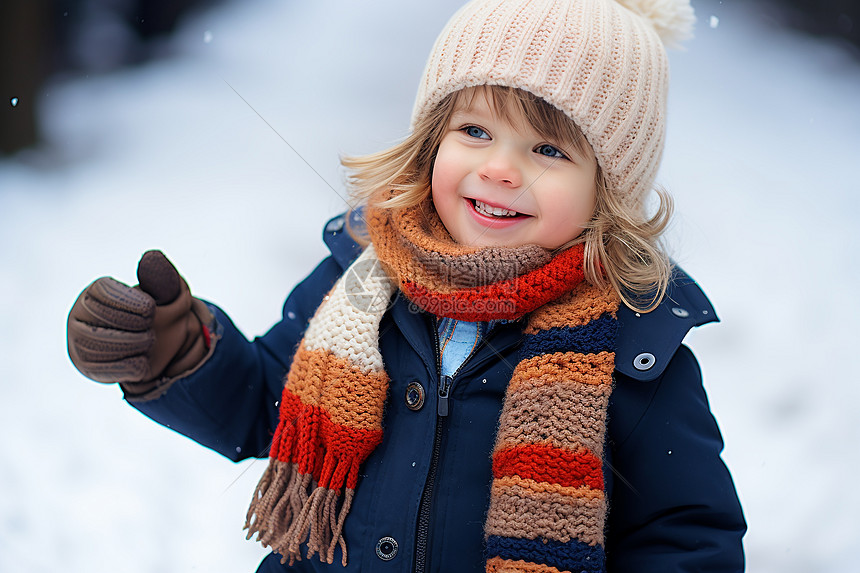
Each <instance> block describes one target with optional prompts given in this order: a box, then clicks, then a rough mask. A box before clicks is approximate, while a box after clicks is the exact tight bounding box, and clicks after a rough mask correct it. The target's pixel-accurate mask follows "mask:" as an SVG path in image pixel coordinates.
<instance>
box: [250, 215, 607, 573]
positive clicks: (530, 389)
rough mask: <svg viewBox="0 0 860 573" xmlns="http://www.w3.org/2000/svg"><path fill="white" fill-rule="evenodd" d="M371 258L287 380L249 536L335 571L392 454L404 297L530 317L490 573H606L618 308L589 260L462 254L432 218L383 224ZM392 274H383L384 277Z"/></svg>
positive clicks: (511, 405)
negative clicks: (392, 319)
mask: <svg viewBox="0 0 860 573" xmlns="http://www.w3.org/2000/svg"><path fill="white" fill-rule="evenodd" d="M367 215H368V231H369V235H370V239H371V245H370V246H368V247H367V248H366V249H365V250H364V252H363V253H362V255H361V256H359V258H358V259H357V260H356V261H355V262H354V263H353V264H352V265H351V266H350V268H348V269H347V271H346V272H345V273H344V275H343V276H342V277H341V278H340V280H339V281H338V282H337V284H335V286H334V287H333V288H332V290H331V291H330V292H329V294H328V295H327V296H326V297H325V299H324V300H323V302H322V304H321V305H320V307H319V308H318V309H317V311H316V314H315V315H314V317H313V318H312V319H311V321H310V323H309V324H308V328H307V331H306V332H305V335H304V338H303V340H302V341H301V343H300V345H299V347H298V350H297V351H296V354H295V357H294V359H293V363H292V366H291V368H290V371H289V373H288V374H287V378H286V383H285V386H284V391H283V396H282V399H281V403H280V421H279V424H278V427H277V429H276V431H275V435H274V438H273V440H272V446H271V450H270V452H269V465H268V467H267V469H266V471H265V473H264V474H263V476H262V478H261V479H260V483H259V485H258V486H257V489H256V491H255V492H254V496H253V499H252V501H251V506H250V508H249V509H248V515H247V521H246V525H245V527H246V528H247V529H248V538H250V537H251V536H252V535H254V534H255V533H256V534H257V540H258V541H260V542H262V543H263V545H264V546H271V547H272V548H273V549H274V550H275V551H276V552H277V553H279V554H280V555H282V556H283V562H286V561H287V560H288V559H289V561H290V563H292V562H293V561H294V560H296V559H301V545H302V544H303V543H306V544H307V557H308V558H310V557H311V556H312V555H314V554H315V553H319V556H320V559H321V560H324V561H326V562H328V563H332V562H333V560H334V552H335V550H336V548H337V547H338V546H339V547H340V548H341V551H342V554H343V558H342V563H343V565H344V566H345V565H346V562H347V547H346V543H345V540H344V537H343V525H344V521H345V520H346V518H347V515H348V514H349V510H350V507H351V505H352V500H353V495H354V492H355V489H356V487H357V486H358V483H359V468H360V466H361V464H362V462H363V461H364V460H365V459H366V458H367V457H368V456H369V455H370V453H371V452H372V451H373V450H374V448H375V447H376V446H377V445H378V444H379V443H380V442H381V441H382V432H383V431H382V421H383V413H384V405H385V399H386V393H387V390H388V377H387V375H386V373H385V369H384V365H383V361H382V356H381V354H380V351H379V344H378V343H379V324H380V320H381V319H382V315H383V314H384V313H385V310H386V309H387V307H388V303H389V300H390V298H391V296H392V295H393V294H394V293H395V291H396V290H398V289H399V290H400V291H401V292H402V293H403V294H404V295H405V296H407V297H408V298H409V299H410V301H411V302H412V303H414V304H416V305H417V306H419V307H420V308H422V309H423V310H425V311H427V312H430V313H433V314H435V315H437V316H447V317H450V318H456V319H460V320H469V321H477V320H494V319H517V318H520V317H523V316H525V315H528V317H527V319H526V326H525V329H524V334H523V336H524V341H523V345H522V348H521V351H520V361H519V363H518V364H517V365H516V367H515V368H514V372H513V376H512V378H511V380H510V382H509V383H508V387H507V392H506V395H505V399H504V405H503V408H502V412H501V417H500V420H499V428H498V432H497V435H496V442H495V448H494V450H493V453H492V470H493V483H492V489H491V496H490V505H489V510H488V513H487V519H486V523H485V526H484V532H485V538H486V547H487V561H486V570H487V571H488V572H501V571H505V572H531V573H538V572H541V573H544V572H546V573H555V572H557V571H577V572H579V571H586V572H599V571H604V556H603V539H604V538H603V529H604V521H605V517H606V512H607V504H606V499H605V491H604V482H603V464H602V458H603V447H604V439H605V431H606V410H607V405H608V400H609V394H610V392H611V390H612V372H613V370H614V358H615V354H614V348H615V336H616V331H617V326H616V320H615V313H616V310H617V309H618V303H619V301H618V298H617V297H616V296H615V295H614V294H613V293H612V292H606V291H602V290H598V289H597V288H595V287H593V286H591V285H590V284H588V283H587V282H586V281H584V280H583V249H582V246H581V245H579V246H576V247H572V248H570V249H568V250H566V251H563V252H561V253H559V254H556V255H553V254H552V253H549V252H547V251H545V250H544V249H541V248H539V247H535V246H524V247H518V248H482V249H477V248H472V249H467V248H464V247H462V246H460V245H456V244H454V243H453V242H452V241H451V239H450V237H449V236H448V234H447V232H446V231H445V230H444V227H443V226H442V224H441V222H440V221H439V220H438V216H436V215H435V212H433V210H432V207H428V206H427V205H426V204H423V205H420V206H418V207H413V208H410V209H401V210H394V211H392V210H386V211H383V210H369V211H368V213H367ZM383 270H384V272H383Z"/></svg>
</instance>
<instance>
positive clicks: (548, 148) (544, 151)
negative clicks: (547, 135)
mask: <svg viewBox="0 0 860 573" xmlns="http://www.w3.org/2000/svg"><path fill="white" fill-rule="evenodd" d="M535 153H539V154H541V155H543V156H545V157H557V158H559V159H567V155H565V154H564V153H562V152H561V151H559V150H558V148H557V147H553V146H552V145H550V144H548V143H544V144H543V145H540V146H538V147H537V149H535Z"/></svg>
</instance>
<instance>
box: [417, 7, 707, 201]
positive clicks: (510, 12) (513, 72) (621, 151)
mask: <svg viewBox="0 0 860 573" xmlns="http://www.w3.org/2000/svg"><path fill="white" fill-rule="evenodd" d="M623 4H625V5H627V6H624V5H622V3H620V2H616V1H614V0H475V1H473V2H470V3H469V4H467V5H465V6H464V7H463V8H461V9H460V10H459V11H458V12H457V13H456V14H455V15H454V16H453V17H452V18H451V20H450V21H449V22H448V24H447V26H446V27H445V28H444V30H442V33H441V34H440V35H439V37H438V39H437V40H436V43H435V45H434V47H433V50H432V52H431V54H430V57H429V59H428V61H427V66H426V68H425V71H424V76H423V80H422V82H421V84H420V86H419V89H418V95H417V97H416V101H415V107H414V110H413V114H412V124H413V125H415V123H416V122H417V121H418V120H419V119H420V118H422V117H424V116H425V115H426V114H428V113H429V112H430V111H431V110H432V109H433V107H434V106H435V105H436V104H438V103H439V102H440V101H441V100H442V99H443V98H444V97H445V96H447V95H448V94H451V93H453V92H455V91H457V90H460V89H463V88H466V87H472V86H479V85H500V86H508V87H512V88H519V89H523V90H526V91H528V92H531V93H533V94H534V95H537V96H538V97H540V98H542V99H544V100H546V101H547V102H549V103H551V104H552V105H554V106H555V107H557V108H558V109H560V110H561V111H563V112H564V113H565V114H566V115H567V116H568V117H570V118H571V119H572V120H573V121H574V123H576V125H577V126H579V128H580V129H581V130H582V131H583V133H584V134H585V137H586V139H588V142H589V143H590V144H591V146H592V148H593V149H594V152H595V154H596V156H597V161H598V163H599V165H600V166H601V168H602V169H603V172H604V174H605V175H606V177H607V179H608V181H609V185H610V189H611V190H612V191H613V192H615V193H617V194H618V196H619V197H620V198H621V199H622V200H623V201H626V202H629V203H631V204H639V203H640V202H641V201H642V200H643V199H644V197H645V195H646V193H647V192H648V191H649V190H650V189H651V187H652V185H653V183H654V178H655V177H656V174H657V169H658V167H659V164H660V158H661V155H662V152H663V142H664V133H665V123H666V121H665V112H666V95H667V90H668V85H669V71H668V60H667V57H666V50H665V48H664V46H663V42H662V41H661V39H660V35H658V32H659V34H661V35H663V36H664V37H666V38H667V41H669V42H671V43H674V42H675V41H678V40H680V39H684V38H685V37H686V36H688V35H689V34H690V30H691V28H692V24H693V21H694V17H693V11H692V8H691V7H690V4H689V1H688V0H625V1H624V2H623Z"/></svg>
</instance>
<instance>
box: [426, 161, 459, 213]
mask: <svg viewBox="0 0 860 573" xmlns="http://www.w3.org/2000/svg"><path fill="white" fill-rule="evenodd" d="M430 190H431V193H432V196H433V203H434V204H435V205H436V209H437V210H438V211H440V212H441V211H443V210H444V209H445V208H447V207H450V206H452V205H453V204H454V203H456V199H457V177H456V173H455V172H454V169H452V165H451V163H450V162H449V161H448V158H447V157H446V155H445V154H444V153H443V152H442V150H441V149H440V151H439V154H438V155H437V156H436V160H435V161H434V162H433V175H432V177H431V179H430Z"/></svg>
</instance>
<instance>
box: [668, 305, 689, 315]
mask: <svg viewBox="0 0 860 573" xmlns="http://www.w3.org/2000/svg"><path fill="white" fill-rule="evenodd" d="M672 314H674V315H675V316H677V317H678V318H687V317H688V316H690V311H688V310H687V309H686V308H681V307H680V306H676V307H673V308H672Z"/></svg>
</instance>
